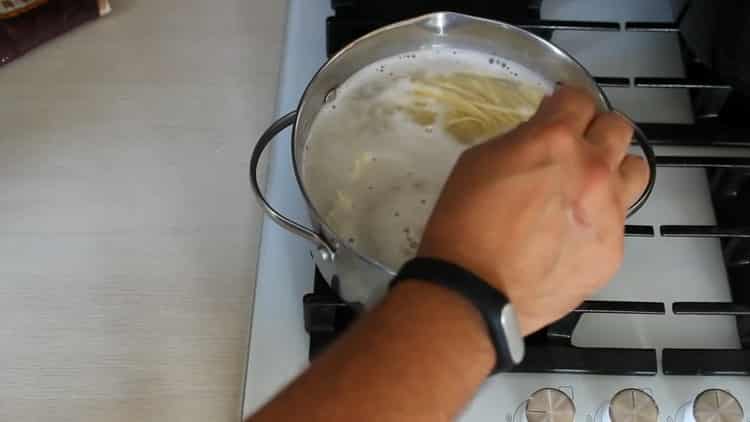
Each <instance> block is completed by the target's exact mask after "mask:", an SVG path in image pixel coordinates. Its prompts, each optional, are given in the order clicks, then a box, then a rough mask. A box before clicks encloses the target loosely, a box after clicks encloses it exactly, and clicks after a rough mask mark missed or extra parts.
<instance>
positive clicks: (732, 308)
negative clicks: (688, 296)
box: [672, 302, 750, 316]
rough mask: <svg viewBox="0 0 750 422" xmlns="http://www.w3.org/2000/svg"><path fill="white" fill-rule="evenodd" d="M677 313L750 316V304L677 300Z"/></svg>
mask: <svg viewBox="0 0 750 422" xmlns="http://www.w3.org/2000/svg"><path fill="white" fill-rule="evenodd" d="M672 313H673V314H675V315H729V316H750V305H743V304H740V303H731V302H675V303H673V304H672Z"/></svg>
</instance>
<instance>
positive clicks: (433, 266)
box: [391, 258, 518, 373]
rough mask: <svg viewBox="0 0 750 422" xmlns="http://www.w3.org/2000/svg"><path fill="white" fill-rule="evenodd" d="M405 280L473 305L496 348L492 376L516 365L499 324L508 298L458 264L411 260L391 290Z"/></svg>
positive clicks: (422, 259)
mask: <svg viewBox="0 0 750 422" xmlns="http://www.w3.org/2000/svg"><path fill="white" fill-rule="evenodd" d="M406 280H420V281H426V282H431V283H435V284H438V285H440V286H443V287H446V288H448V289H451V290H453V291H455V292H456V293H458V294H460V295H461V296H463V297H465V298H466V299H468V300H469V301H471V303H472V304H474V306H475V307H476V308H477V310H479V312H480V313H481V315H482V317H483V318H484V321H485V322H486V323H487V329H488V330H489V334H490V338H491V340H492V344H493V345H494V346H495V354H496V361H495V362H496V363H495V369H494V370H493V373H497V372H501V371H507V370H509V369H511V368H512V367H513V366H515V365H516V364H517V363H518V362H514V361H513V357H512V354H511V350H510V348H509V345H508V339H507V338H506V334H505V330H504V328H503V323H502V310H503V308H504V307H505V306H506V305H508V299H507V298H506V297H505V296H503V294H502V293H500V292H499V291H498V290H497V289H495V288H494V287H492V286H490V285H489V284H487V283H486V282H485V281H484V280H482V279H481V278H479V277H478V276H476V275H475V274H473V273H471V272H470V271H468V270H466V269H464V268H462V267H460V266H458V265H455V264H452V263H450V262H447V261H443V260H440V259H434V258H414V259H412V260H410V261H408V262H407V263H406V264H404V266H403V267H402V268H401V271H399V272H398V274H397V275H396V277H395V278H394V279H393V281H391V287H393V286H395V285H396V284H398V283H400V282H402V281H406Z"/></svg>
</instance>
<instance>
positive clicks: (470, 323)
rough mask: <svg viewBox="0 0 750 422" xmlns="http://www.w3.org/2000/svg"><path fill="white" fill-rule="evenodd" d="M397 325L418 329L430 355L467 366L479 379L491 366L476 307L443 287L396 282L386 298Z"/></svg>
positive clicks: (488, 345)
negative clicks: (427, 341)
mask: <svg viewBox="0 0 750 422" xmlns="http://www.w3.org/2000/svg"><path fill="white" fill-rule="evenodd" d="M384 306H387V307H393V308H395V309H398V310H394V315H396V314H397V315H398V316H397V318H399V320H400V321H401V323H407V322H406V321H408V324H409V325H414V326H417V327H419V329H420V331H422V332H423V333H425V334H428V335H429V336H430V337H431V339H432V340H431V343H432V344H431V350H432V351H431V353H440V354H443V355H444V358H445V359H446V360H447V362H446V364H450V363H449V362H453V364H458V365H462V364H470V365H471V366H472V367H474V368H475V369H476V370H477V371H479V372H481V373H482V374H483V376H486V375H488V374H490V372H491V371H492V369H493V368H494V367H495V356H496V354H495V348H494V346H493V344H492V340H491V338H490V335H489V332H488V330H487V326H486V324H485V322H484V320H483V319H482V315H481V314H480V313H479V311H478V310H477V309H476V307H475V306H474V305H473V304H472V303H471V302H470V301H469V300H468V299H466V298H464V297H462V296H461V295H459V294H456V293H455V292H453V291H451V290H450V289H447V288H445V287H442V286H439V285H436V284H433V283H428V282H424V281H418V280H410V281H409V282H407V283H399V284H398V285H396V286H394V287H393V289H392V290H391V292H390V294H389V295H388V296H387V297H386V301H385V303H384Z"/></svg>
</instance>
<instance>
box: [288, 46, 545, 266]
mask: <svg viewBox="0 0 750 422" xmlns="http://www.w3.org/2000/svg"><path fill="white" fill-rule="evenodd" d="M458 72H463V73H473V74H477V75H480V76H494V77H501V78H507V79H513V80H517V81H519V82H521V83H522V84H528V85H535V86H539V87H541V88H542V89H544V90H545V91H546V92H550V91H551V89H552V88H551V84H549V83H548V82H547V81H545V80H544V79H542V78H541V77H540V76H538V75H537V74H536V73H534V72H532V71H531V70H529V69H527V68H525V67H523V66H522V65H519V64H517V63H514V62H511V61H509V60H505V59H503V58H499V57H494V56H489V55H484V54H481V53H477V52H473V51H467V50H460V49H441V48H432V49H426V50H419V51H414V52H411V53H406V54H402V55H399V56H394V57H389V58H386V59H384V60H380V61H378V62H375V63H373V64H371V65H369V66H367V67H365V68H364V69H362V70H360V71H359V72H357V73H356V74H354V75H353V76H352V77H351V78H349V80H347V81H346V82H345V83H343V84H342V85H341V86H339V87H338V88H337V89H336V96H335V99H333V100H331V101H329V102H328V103H327V104H326V105H325V106H324V107H323V108H322V110H321V111H320V112H319V114H318V116H316V118H315V120H314V121H313V124H312V126H311V129H310V134H309V138H308V142H307V144H306V147H305V154H304V160H303V182H304V184H305V189H306V190H307V192H308V193H309V196H310V199H311V200H312V202H313V205H314V206H315V208H316V210H317V211H318V214H319V215H321V216H322V217H323V218H324V219H325V220H326V222H327V224H328V225H329V227H331V229H333V231H334V232H335V233H336V234H337V235H338V236H339V239H340V240H341V241H342V242H346V243H348V244H350V245H351V246H353V247H354V248H355V249H356V250H357V251H359V252H360V253H362V254H363V255H366V256H369V257H372V258H374V259H375V260H377V261H379V262H381V263H383V264H384V265H386V266H388V267H390V268H391V269H394V270H396V269H398V267H400V266H401V264H403V263H404V262H405V261H406V260H408V259H409V258H411V257H413V256H414V254H415V253H416V249H417V246H418V242H419V239H420V238H421V235H422V231H423V228H424V225H425V223H426V221H427V218H428V217H429V214H430V212H431V210H432V208H433V206H434V204H435V201H436V200H437V197H438V195H439V193H440V190H441V188H442V186H443V184H444V183H445V181H446V179H447V177H448V175H449V173H450V171H451V168H452V167H453V164H454V163H455V161H456V159H457V158H458V157H459V155H460V154H461V152H462V151H463V150H464V149H466V148H467V146H466V145H464V144H461V143H459V142H457V141H456V139H455V138H454V137H453V136H452V135H451V134H449V133H448V132H446V131H445V130H444V129H443V128H442V125H441V124H440V121H439V120H438V121H436V122H435V124H433V125H430V126H423V125H420V124H417V123H416V122H415V121H414V119H412V118H410V116H409V115H407V113H405V112H403V111H400V110H399V109H398V108H397V106H398V105H400V104H405V103H406V102H407V101H408V98H409V97H410V95H411V94H410V93H411V91H412V89H413V85H412V79H411V78H412V77H414V76H428V77H429V76H432V75H434V74H450V73H458Z"/></svg>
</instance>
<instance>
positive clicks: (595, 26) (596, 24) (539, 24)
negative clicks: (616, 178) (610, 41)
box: [512, 19, 620, 32]
mask: <svg viewBox="0 0 750 422" xmlns="http://www.w3.org/2000/svg"><path fill="white" fill-rule="evenodd" d="M512 23H513V24H514V25H516V26H519V27H521V28H523V29H533V30H560V31H606V32H617V31H619V30H620V23H619V22H605V21H569V20H546V19H533V20H515V19H514V20H513V22H512Z"/></svg>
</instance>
